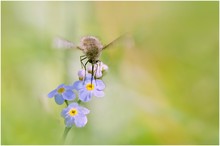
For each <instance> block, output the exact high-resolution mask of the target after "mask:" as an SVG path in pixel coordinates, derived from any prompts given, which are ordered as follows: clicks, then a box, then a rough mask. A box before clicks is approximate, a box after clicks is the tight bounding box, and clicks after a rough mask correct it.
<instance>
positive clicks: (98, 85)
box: [96, 80, 105, 90]
mask: <svg viewBox="0 0 220 146" xmlns="http://www.w3.org/2000/svg"><path fill="white" fill-rule="evenodd" d="M96 89H98V90H103V89H105V84H104V82H103V81H102V80H96Z"/></svg>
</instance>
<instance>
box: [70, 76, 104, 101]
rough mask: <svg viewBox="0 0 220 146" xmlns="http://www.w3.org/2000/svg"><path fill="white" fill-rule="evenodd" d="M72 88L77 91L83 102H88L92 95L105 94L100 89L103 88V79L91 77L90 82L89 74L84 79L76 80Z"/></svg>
mask: <svg viewBox="0 0 220 146" xmlns="http://www.w3.org/2000/svg"><path fill="white" fill-rule="evenodd" d="M73 88H74V89H76V90H77V91H78V93H79V99H80V100H81V101H83V102H88V101H89V100H91V98H92V96H96V97H103V96H104V95H105V94H104V92H103V91H102V90H104V88H105V84H104V83H103V81H102V80H99V79H97V80H94V79H93V80H92V84H91V75H90V76H87V77H86V79H85V81H76V82H75V83H74V84H73Z"/></svg>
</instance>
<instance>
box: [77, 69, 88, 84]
mask: <svg viewBox="0 0 220 146" xmlns="http://www.w3.org/2000/svg"><path fill="white" fill-rule="evenodd" d="M85 75H86V72H85V70H84V69H81V70H79V71H78V76H79V80H81V81H82V80H83V79H84V78H85Z"/></svg>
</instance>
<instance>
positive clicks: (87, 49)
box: [79, 36, 103, 62]
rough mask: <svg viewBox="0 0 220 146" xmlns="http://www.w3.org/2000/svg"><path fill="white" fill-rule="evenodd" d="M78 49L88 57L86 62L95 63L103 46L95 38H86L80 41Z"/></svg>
mask: <svg viewBox="0 0 220 146" xmlns="http://www.w3.org/2000/svg"><path fill="white" fill-rule="evenodd" d="M79 47H80V48H81V49H82V51H83V52H84V54H85V55H86V56H87V57H88V60H90V61H91V62H95V61H96V60H98V58H99V56H100V54H101V51H102V48H103V45H102V44H101V42H100V41H99V40H98V39H97V38H96V37H93V36H86V37H83V38H82V39H81V41H80V45H79Z"/></svg>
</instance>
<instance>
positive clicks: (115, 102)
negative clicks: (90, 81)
mask: <svg viewBox="0 0 220 146" xmlns="http://www.w3.org/2000/svg"><path fill="white" fill-rule="evenodd" d="M1 9H2V12H1V18H2V19H1V20H2V22H1V26H2V27H1V28H2V34H1V35H2V40H1V43H2V52H1V53H2V58H1V59H2V60H1V61H2V68H1V69H2V72H1V73H2V90H1V91H2V94H1V95H2V96H1V97H2V98H1V106H2V114H1V115H2V116H1V122H2V125H1V126H2V128H1V132H2V133H1V136H2V137H1V140H2V144H21V145H23V144H62V143H60V138H61V136H62V133H63V131H64V123H63V119H62V118H61V116H60V111H61V110H62V109H63V108H64V105H63V106H58V105H56V104H55V102H54V100H53V99H48V98H47V97H46V95H47V93H49V92H50V91H51V90H52V89H54V88H55V87H57V85H59V84H60V83H66V84H71V83H73V82H74V81H76V80H77V71H78V70H79V69H80V62H79V56H80V55H81V54H82V52H80V51H79V50H69V51H68V50H56V49H53V48H52V47H51V42H52V39H53V38H54V37H56V36H61V37H63V38H66V39H69V40H71V41H73V42H76V43H78V42H79V40H80V37H82V36H84V35H94V36H97V37H99V38H100V39H101V41H102V42H103V43H105V44H107V43H108V42H110V41H111V40H113V39H115V38H116V37H118V36H119V35H121V34H123V33H124V32H128V34H129V35H128V36H127V37H126V38H125V39H123V40H122V41H120V42H118V43H117V44H116V45H115V46H113V47H112V48H111V49H109V50H106V51H105V52H103V53H102V57H101V60H102V61H103V62H104V63H106V64H107V65H108V66H109V73H108V74H107V75H106V76H105V77H104V81H105V84H106V89H105V94H106V96H105V97H104V98H93V99H92V101H91V102H89V103H83V105H84V106H86V107H87V108H89V109H90V111H91V113H90V114H89V115H88V120H89V121H88V124H87V125H86V127H84V128H73V129H71V131H70V133H69V135H68V137H67V144H218V137H219V135H218V132H219V131H218V129H219V127H218V123H219V121H218V119H219V117H218V115H219V113H218V107H219V105H218V103H219V101H218V100H219V99H218V96H219V95H218V88H219V86H218V80H219V78H218V54H219V53H218V48H219V44H218V40H219V38H218V32H219V28H218V25H219V24H218V22H219V21H218V18H219V16H218V14H219V13H218V2H2V3H1Z"/></svg>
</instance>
